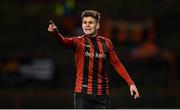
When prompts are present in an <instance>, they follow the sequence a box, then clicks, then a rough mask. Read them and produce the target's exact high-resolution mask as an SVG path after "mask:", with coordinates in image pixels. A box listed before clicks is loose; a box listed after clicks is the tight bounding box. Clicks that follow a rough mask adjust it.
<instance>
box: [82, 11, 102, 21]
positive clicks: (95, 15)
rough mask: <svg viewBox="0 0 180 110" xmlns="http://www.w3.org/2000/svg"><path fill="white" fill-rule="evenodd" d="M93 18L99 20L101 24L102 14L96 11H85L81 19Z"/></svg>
mask: <svg viewBox="0 0 180 110" xmlns="http://www.w3.org/2000/svg"><path fill="white" fill-rule="evenodd" d="M89 16H90V17H93V18H95V19H96V20H97V22H99V20H100V17H101V15H100V13H99V12H98V11H95V10H84V11H83V12H82V13H81V19H83V18H84V17H89Z"/></svg>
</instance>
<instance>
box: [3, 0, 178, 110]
mask: <svg viewBox="0 0 180 110" xmlns="http://www.w3.org/2000/svg"><path fill="white" fill-rule="evenodd" d="M179 7H180V1H179V0H98V1H97V0H15V1H12V0H1V1H0V12H1V15H0V108H73V90H74V82H75V65H74V54H73V52H72V51H71V50H68V49H66V48H65V47H63V46H61V45H59V44H58V42H57V41H56V39H55V38H53V36H52V34H51V33H49V32H48V31H47V27H48V24H49V19H52V20H53V21H54V22H55V23H56V24H57V26H58V27H59V30H60V32H61V33H62V34H63V35H65V36H68V37H70V36H76V35H81V34H82V30H81V19H80V14H81V12H82V11H83V10H85V9H94V10H97V11H99V12H100V13H101V29H100V30H99V33H100V34H101V35H103V36H105V37H108V38H110V39H111V40H112V42H113V43H114V47H115V50H116V52H117V54H118V56H119V58H120V60H121V62H122V63H123V64H124V66H125V67H126V69H127V70H128V72H129V74H130V76H131V77H132V79H133V80H134V81H135V82H136V85H137V87H138V89H139V92H140V95H141V98H140V99H138V100H133V98H132V97H131V96H130V92H129V88H128V86H127V84H126V83H125V81H124V80H123V79H122V78H121V77H120V76H119V75H118V74H117V73H116V72H115V70H114V69H113V67H112V66H111V65H110V64H108V72H109V77H110V87H111V93H112V95H111V103H112V104H111V107H112V108H180V88H179V87H180V81H179V80H180V75H179V64H180V59H179V58H180V56H179V50H178V49H179V46H180V44H179V43H178V42H179V41H180V37H179V36H180V32H179V26H180V8H179Z"/></svg>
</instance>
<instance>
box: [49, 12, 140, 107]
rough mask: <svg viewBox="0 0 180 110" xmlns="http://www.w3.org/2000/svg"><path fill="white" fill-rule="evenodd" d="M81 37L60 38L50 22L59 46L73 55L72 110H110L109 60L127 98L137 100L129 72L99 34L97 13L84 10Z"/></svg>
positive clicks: (135, 89)
mask: <svg viewBox="0 0 180 110" xmlns="http://www.w3.org/2000/svg"><path fill="white" fill-rule="evenodd" d="M81 18H82V29H83V32H84V34H83V35H81V36H77V37H71V38H66V37H63V36H62V35H61V34H60V33H59V32H58V29H57V26H56V25H55V24H54V23H53V22H51V24H49V27H48V31H49V32H52V33H53V34H54V35H55V37H56V38H57V40H58V41H59V43H60V44H61V45H64V46H65V47H67V48H70V49H72V50H73V51H74V52H75V63H76V84H75V90H74V106H75V108H98V109H99V108H109V107H110V99H109V95H110V93H109V79H108V74H107V71H106V63H107V61H108V59H109V61H110V62H111V64H112V65H113V67H114V68H115V70H116V71H117V73H118V74H119V75H120V76H121V77H122V78H123V79H124V80H125V81H126V82H127V84H128V85H129V87H130V94H131V95H132V96H134V99H136V98H139V97H140V96H139V93H138V90H137V88H136V86H135V83H134V82H133V81H132V79H131V77H130V76H129V74H128V72H127V71H126V69H125V68H124V66H123V65H122V63H121V62H120V61H119V59H118V57H117V55H116V53H115V50H114V48H113V44H112V42H111V41H110V40H109V39H107V38H106V37H103V36H100V35H99V34H98V29H99V27H100V24H99V20H100V13H99V12H97V11H95V10H85V11H83V12H82V14H81Z"/></svg>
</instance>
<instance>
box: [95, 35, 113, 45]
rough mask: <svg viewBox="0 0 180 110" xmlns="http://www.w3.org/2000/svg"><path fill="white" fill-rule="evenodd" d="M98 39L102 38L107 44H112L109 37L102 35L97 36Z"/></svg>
mask: <svg viewBox="0 0 180 110" xmlns="http://www.w3.org/2000/svg"><path fill="white" fill-rule="evenodd" d="M98 37H99V38H100V39H103V40H105V41H106V43H108V44H112V41H111V40H110V39H109V38H106V37H103V36H98Z"/></svg>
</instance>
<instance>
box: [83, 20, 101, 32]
mask: <svg viewBox="0 0 180 110" xmlns="http://www.w3.org/2000/svg"><path fill="white" fill-rule="evenodd" d="M82 29H83V31H84V33H85V34H86V35H95V34H96V33H97V30H98V29H99V23H97V21H96V19H95V18H93V17H84V18H83V20H82Z"/></svg>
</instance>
